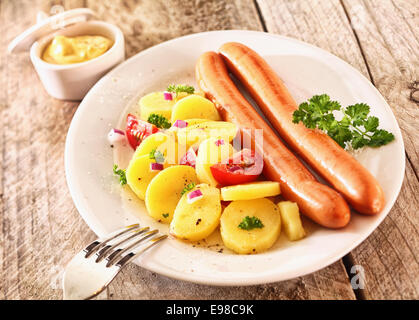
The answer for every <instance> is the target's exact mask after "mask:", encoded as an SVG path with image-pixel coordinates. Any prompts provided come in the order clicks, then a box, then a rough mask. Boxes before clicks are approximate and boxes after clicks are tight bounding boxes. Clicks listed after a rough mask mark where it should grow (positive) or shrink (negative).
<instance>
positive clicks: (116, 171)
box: [113, 164, 127, 186]
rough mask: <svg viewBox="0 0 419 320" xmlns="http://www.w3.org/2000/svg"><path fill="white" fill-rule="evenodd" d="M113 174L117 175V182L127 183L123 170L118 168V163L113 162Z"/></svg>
mask: <svg viewBox="0 0 419 320" xmlns="http://www.w3.org/2000/svg"><path fill="white" fill-rule="evenodd" d="M113 174H114V175H117V176H119V183H120V184H121V185H122V186H123V185H125V184H127V177H126V175H125V170H122V169H118V165H117V164H114V166H113Z"/></svg>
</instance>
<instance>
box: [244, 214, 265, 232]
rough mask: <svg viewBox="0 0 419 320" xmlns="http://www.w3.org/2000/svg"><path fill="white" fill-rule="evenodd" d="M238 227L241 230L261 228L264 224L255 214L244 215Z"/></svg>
mask: <svg viewBox="0 0 419 320" xmlns="http://www.w3.org/2000/svg"><path fill="white" fill-rule="evenodd" d="M238 227H239V228H240V229H243V230H252V229H255V228H263V227H264V225H263V223H262V221H260V219H259V218H257V217H255V216H253V217H249V216H246V217H245V218H243V220H242V222H240V224H239V225H238Z"/></svg>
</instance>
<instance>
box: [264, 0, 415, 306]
mask: <svg viewBox="0 0 419 320" xmlns="http://www.w3.org/2000/svg"><path fill="white" fill-rule="evenodd" d="M400 2H401V1H400ZM400 2H397V3H400ZM412 2H413V1H412ZM258 3H259V6H260V8H261V11H262V13H263V16H264V19H265V23H266V26H267V29H268V31H269V32H273V33H279V34H283V35H288V36H291V37H294V38H297V39H301V40H304V41H306V42H309V43H312V44H315V45H317V46H319V47H321V48H323V49H326V50H328V51H330V52H332V53H333V54H335V55H337V56H339V57H341V58H342V59H344V60H346V61H347V62H349V63H350V64H351V65H352V66H354V67H355V68H357V69H358V70H360V71H361V72H362V73H363V74H364V75H365V76H367V77H369V78H370V79H372V80H373V81H374V84H375V85H376V86H377V88H378V89H379V90H380V91H381V93H382V94H383V96H384V97H386V98H387V101H388V102H389V104H390V105H391V107H392V109H393V111H394V113H395V114H396V117H397V119H398V121H399V125H400V127H401V128H402V130H403V136H404V140H405V143H406V152H407V155H408V157H409V158H410V161H409V160H407V161H406V176H405V181H404V184H403V187H402V191H401V193H400V196H399V198H398V200H397V202H396V204H395V206H394V207H393V209H392V211H391V212H390V214H389V216H388V217H387V218H386V219H385V221H384V222H383V223H382V224H381V225H380V227H379V228H378V229H377V230H376V231H375V232H374V233H373V234H372V235H371V236H370V237H369V238H368V239H367V240H366V241H365V242H364V243H362V244H361V245H360V246H359V247H358V248H357V249H356V250H354V251H353V252H352V253H351V254H350V255H349V260H350V261H353V263H354V264H358V265H361V266H362V267H363V268H364V270H365V271H366V272H365V276H366V283H367V285H366V287H365V289H364V290H362V291H361V293H360V295H361V296H362V297H364V298H369V299H382V298H390V299H391V298H392V299H395V298H410V299H415V298H417V297H418V287H419V279H418V278H417V276H416V275H417V270H418V250H417V248H418V241H419V234H418V231H417V224H418V217H417V214H416V213H417V209H418V202H417V199H416V194H417V193H418V191H419V184H418V180H417V178H416V175H415V172H414V168H413V167H412V164H413V163H415V165H417V164H418V162H417V160H416V162H414V161H415V160H414V159H417V149H416V148H415V146H414V144H413V143H411V142H410V140H412V141H415V139H417V134H418V131H417V129H416V128H415V126H416V127H417V125H416V121H415V118H417V116H418V109H417V106H415V105H414V103H412V102H410V101H408V96H409V93H408V91H406V90H404V89H402V87H405V86H404V84H406V83H409V81H412V79H413V78H410V80H407V78H406V77H408V76H415V75H416V73H417V61H418V60H417V56H416V52H417V51H416V52H414V53H413V52H412V48H416V43H417V42H415V41H414V39H412V36H411V35H410V36H409V40H408V41H406V43H405V41H402V40H400V39H397V41H396V40H393V38H400V37H407V36H408V35H406V34H405V33H403V32H400V30H405V29H407V30H410V29H413V28H415V26H414V23H413V22H412V21H411V20H413V18H411V19H410V20H409V19H408V21H410V22H409V23H411V26H409V27H407V26H406V25H404V21H403V19H404V17H401V16H400V15H398V16H397V17H395V16H394V11H391V10H388V7H387V8H386V4H385V1H380V2H374V4H375V5H374V7H373V8H371V6H373V5H372V4H371V3H372V1H371V2H368V5H369V6H370V8H369V10H368V14H370V15H366V14H362V15H361V13H362V12H367V9H365V8H364V9H363V5H364V4H361V3H360V2H356V4H357V6H355V3H354V1H347V2H345V7H343V6H341V5H340V2H339V1H338V0H335V1H321V0H317V1H307V2H304V1H293V0H289V1H281V2H276V1H267V0H260V1H258ZM349 4H351V7H350V8H352V11H351V9H350V8H349V9H348V8H346V6H348V7H349ZM411 5H412V7H413V8H416V11H417V4H416V5H414V4H413V3H411ZM406 8H407V6H406ZM345 9H346V10H345ZM383 12H388V14H389V15H393V17H391V18H390V17H389V18H388V20H386V19H385V17H381V18H380V21H381V28H384V29H385V28H386V25H387V24H392V26H391V27H390V28H391V29H392V30H391V33H390V35H386V38H377V37H379V34H380V33H376V32H375V31H374V32H373V31H363V32H365V34H362V33H361V34H360V31H359V28H362V27H361V26H359V25H357V24H358V23H361V22H360V21H363V22H362V23H364V24H365V25H366V26H368V29H367V30H372V29H371V28H372V27H371V25H374V24H375V23H374V22H373V21H374V20H372V19H378V18H377V15H380V14H381V15H384V13H383ZM403 12H404V15H405V16H406V15H407V16H409V14H408V13H406V10H404V11H403ZM347 13H348V15H349V17H350V16H351V15H352V17H353V18H352V19H351V21H349V20H348V18H347V16H346V15H347ZM357 14H358V15H360V16H357ZM279 17H282V18H279ZM290 17H292V19H290ZM361 17H362V18H361ZM410 17H411V15H410ZM395 20H397V21H395ZM400 20H401V21H400ZM350 22H352V24H351V23H350ZM386 23H387V24H386ZM400 25H404V29H400ZM351 26H354V28H355V32H356V33H354V31H353V29H352V28H351ZM395 26H398V27H399V28H397V27H395ZM375 28H377V27H375ZM409 28H410V29H409ZM416 28H417V24H416ZM382 32H383V33H387V32H384V31H382ZM407 32H409V31H407ZM358 41H360V44H361V46H359V45H358ZM386 41H388V42H389V43H386ZM390 42H391V44H390ZM389 48H394V50H396V48H399V50H400V51H399V53H398V54H396V53H392V52H391V51H389ZM369 50H370V52H368V51H369ZM383 52H384V53H383ZM386 52H387V53H386ZM400 53H401V54H400ZM405 55H407V57H405V58H404V60H403V57H404V56H405ZM395 57H398V58H397V59H396V58H395ZM415 59H416V60H415ZM401 60H403V61H401ZM365 62H368V65H367V64H366V63H365ZM400 70H404V71H403V72H402V71H400ZM370 76H371V77H370ZM390 79H391V80H390ZM349 267H350V266H349Z"/></svg>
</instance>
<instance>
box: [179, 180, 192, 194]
mask: <svg viewBox="0 0 419 320" xmlns="http://www.w3.org/2000/svg"><path fill="white" fill-rule="evenodd" d="M193 188H195V183H193V182H191V183H189V184H188V185H187V186H186V187H185V188H183V190H182V192H181V193H180V195H181V196H183V195H184V194H185V193H186V192H188V191H191V190H192V189H193Z"/></svg>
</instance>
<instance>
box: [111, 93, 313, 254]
mask: <svg viewBox="0 0 419 320" xmlns="http://www.w3.org/2000/svg"><path fill="white" fill-rule="evenodd" d="M240 136H241V135H240V128H237V126H236V125H235V124H233V123H230V122H226V121H222V117H221V114H220V113H219V111H218V110H217V107H216V106H215V105H214V103H212V102H211V101H210V100H209V99H207V98H206V97H205V95H204V94H203V93H202V92H199V91H196V90H195V88H194V87H192V86H189V85H169V86H168V87H167V88H166V91H160V92H151V93H149V94H147V95H145V96H143V97H141V99H140V100H139V101H138V104H137V107H136V110H135V111H133V113H130V114H128V115H127V116H126V124H125V128H123V129H112V131H111V132H110V133H109V139H110V141H111V143H112V145H114V146H116V145H117V144H118V143H122V144H125V146H127V147H128V148H132V150H133V151H134V152H133V156H132V158H131V160H130V162H129V164H128V166H127V167H126V168H120V167H118V165H114V167H113V172H114V174H115V175H116V176H118V177H119V179H120V183H121V185H127V186H128V187H129V188H131V190H132V191H133V192H134V193H135V194H136V196H137V197H138V198H139V199H141V200H143V201H144V202H145V206H146V208H147V212H148V214H149V215H150V216H151V217H153V218H154V219H156V220H157V221H159V222H161V223H166V224H169V225H170V228H169V230H170V234H171V235H172V236H173V237H174V238H176V239H179V240H182V241H189V242H195V241H200V240H203V239H205V238H207V237H208V236H209V235H211V234H212V233H213V232H218V230H219V232H220V234H221V238H222V240H223V243H224V245H225V246H226V247H227V248H229V249H231V250H233V251H234V252H236V253H238V254H254V253H260V252H263V251H266V250H268V249H269V248H271V247H272V246H273V245H274V244H275V242H276V241H277V239H278V237H279V235H280V233H281V230H283V231H284V232H285V234H286V236H287V237H288V239H289V240H291V241H296V240H299V239H302V238H303V237H305V235H306V232H305V230H304V228H303V225H302V222H301V218H300V213H299V209H298V206H297V204H296V203H293V202H290V201H278V200H275V199H278V197H276V196H278V195H280V193H281V190H280V184H279V182H277V181H266V179H264V177H263V175H262V171H263V167H264V165H263V155H262V154H259V153H257V152H256V151H255V150H253V149H252V146H251V145H246V144H245V143H244V141H240Z"/></svg>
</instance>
